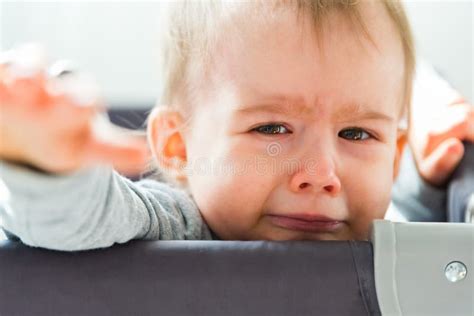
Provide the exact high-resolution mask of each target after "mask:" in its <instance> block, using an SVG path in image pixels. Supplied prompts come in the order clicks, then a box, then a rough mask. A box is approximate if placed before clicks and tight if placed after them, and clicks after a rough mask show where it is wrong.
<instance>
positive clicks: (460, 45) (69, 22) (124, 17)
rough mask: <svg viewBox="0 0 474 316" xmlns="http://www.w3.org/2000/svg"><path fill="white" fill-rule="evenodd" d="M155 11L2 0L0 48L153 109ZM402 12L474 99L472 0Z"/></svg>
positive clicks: (423, 45)
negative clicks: (42, 53)
mask: <svg viewBox="0 0 474 316" xmlns="http://www.w3.org/2000/svg"><path fill="white" fill-rule="evenodd" d="M0 1H1V0H0ZM159 8H160V3H159V2H158V1H155V2H150V1H148V2H136V1H133V2H132V1H119V2H111V1H93V2H78V1H72V2H66V1H59V2H58V1H56V2H38V1H36V2H21V1H15V2H14V1H1V3H0V47H1V49H6V48H10V47H12V46H13V45H15V44H18V43H22V42H25V41H39V42H42V43H44V44H45V46H46V47H47V48H48V50H49V51H50V52H51V55H52V56H53V57H67V58H71V59H73V60H75V61H76V62H77V63H78V65H79V66H80V67H81V69H85V70H87V71H89V72H91V73H93V74H94V76H96V77H97V79H98V80H99V83H100V84H101V86H102V87H103V91H104V94H105V97H106V99H107V100H108V102H109V103H110V104H113V105H114V106H151V105H153V103H154V100H155V98H156V96H157V95H158V93H159V89H160V83H159V82H158V76H157V73H158V63H157V61H156V60H157V58H156V56H157V54H158V51H159V50H158V45H159V43H158V42H157V40H156V34H157V31H158V29H159V25H160V23H159ZM406 8H407V11H408V15H409V17H410V20H411V23H412V27H413V30H414V33H415V37H416V40H417V46H418V52H419V54H420V55H422V56H424V58H426V59H428V60H429V61H430V62H431V63H432V64H433V65H434V66H435V68H436V69H437V70H438V71H439V72H441V73H442V74H443V76H444V77H445V78H447V79H448V80H449V81H450V82H451V83H452V84H453V85H454V86H455V87H456V88H457V89H458V90H459V91H460V92H461V93H462V94H463V95H464V96H465V97H466V98H467V99H468V100H470V101H473V90H474V89H473V80H472V78H473V73H474V65H473V56H474V51H473V29H474V25H473V11H474V6H473V3H472V1H450V0H444V1H422V0H417V1H406Z"/></svg>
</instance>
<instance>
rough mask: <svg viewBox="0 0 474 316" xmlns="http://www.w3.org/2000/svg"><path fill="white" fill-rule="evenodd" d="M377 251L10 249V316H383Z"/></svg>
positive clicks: (4, 284)
mask: <svg viewBox="0 0 474 316" xmlns="http://www.w3.org/2000/svg"><path fill="white" fill-rule="evenodd" d="M379 314H380V312H379V309H378V303H377V298H376V294H375V286H374V278H373V265H372V247H371V244H370V243H369V242H351V241H338V242H265V241H252V242H238V241H235V242H234V241H153V242H147V241H136V242H131V243H128V244H125V245H118V246H114V247H112V248H109V249H104V250H94V251H83V252H73V253H64V252H55V251H48V250H43V249H37V248H30V247H27V246H24V245H23V244H21V243H19V242H12V241H3V242H0V315H101V316H102V315H114V316H115V315H226V316H231V315H259V316H262V315H272V316H277V315H285V316H288V315H351V316H354V315H379Z"/></svg>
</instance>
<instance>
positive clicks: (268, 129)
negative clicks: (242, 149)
mask: <svg viewBox="0 0 474 316" xmlns="http://www.w3.org/2000/svg"><path fill="white" fill-rule="evenodd" d="M252 131H254V132H257V133H260V134H264V135H281V134H291V131H290V129H289V128H287V127H286V126H285V125H283V124H278V123H270V124H264V125H260V126H257V127H255V128H253V129H252ZM282 131H283V132H282Z"/></svg>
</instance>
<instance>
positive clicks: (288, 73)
mask: <svg viewBox="0 0 474 316" xmlns="http://www.w3.org/2000/svg"><path fill="white" fill-rule="evenodd" d="M380 10H381V7H380V8H379V7H376V8H375V7H374V8H366V9H364V13H363V14H364V19H365V21H366V24H367V27H368V29H369V31H370V32H371V36H372V39H373V41H374V43H375V44H376V47H375V46H373V44H371V43H370V42H369V41H368V40H367V39H366V38H365V37H364V36H363V35H361V34H362V33H361V31H359V30H355V29H352V28H351V26H350V25H349V24H348V23H347V22H345V21H344V20H343V17H342V16H339V15H337V14H336V15H334V16H333V17H332V18H331V19H330V22H329V23H328V24H326V33H325V36H323V37H322V38H320V39H321V43H322V45H323V46H318V44H317V41H316V40H315V35H314V33H312V32H313V30H312V27H311V26H310V23H311V22H310V21H309V20H307V21H305V24H304V26H302V25H301V24H299V23H300V21H298V22H297V20H296V17H293V16H292V14H291V13H288V16H280V17H278V18H277V19H275V23H273V24H271V25H269V26H268V27H266V28H264V29H261V28H260V26H258V27H256V26H254V27H253V33H252V32H249V31H248V30H244V32H243V34H244V35H245V36H244V37H243V36H242V34H241V35H240V38H239V36H237V35H236V34H232V33H231V34H228V35H227V36H226V39H225V41H222V43H221V44H222V45H220V46H219V48H218V49H217V51H216V52H215V53H214V57H213V58H214V66H213V74H212V78H213V80H212V82H213V83H212V84H211V83H209V86H211V85H212V88H209V89H208V90H207V91H206V93H203V94H202V95H203V97H202V100H201V101H202V103H201V104H197V105H195V111H196V112H195V113H194V118H193V121H192V125H191V128H190V132H189V133H188V134H186V137H185V139H186V150H187V159H188V168H187V170H188V183H189V186H190V190H191V192H192V194H193V197H194V199H195V201H196V203H197V205H198V207H199V209H200V210H201V213H202V215H203V217H204V218H205V220H206V222H207V223H208V225H209V226H210V227H211V229H212V230H213V231H214V232H215V233H216V234H217V235H218V236H219V237H220V238H222V239H243V240H248V239H252V240H253V239H268V240H298V239H316V240H337V239H365V238H367V233H368V230H369V227H370V223H371V222H372V220H374V219H377V218H383V216H384V214H385V211H386V209H387V207H388V204H389V201H390V191H391V187H392V183H393V179H394V173H395V172H394V165H395V163H396V160H397V146H396V145H397V124H398V120H399V116H400V113H401V100H402V89H403V88H402V86H403V73H404V61H403V52H402V47H401V43H400V40H399V39H398V38H397V36H396V32H395V29H394V26H392V24H391V21H390V20H389V17H388V15H386V14H385V13H383V14H382V13H381V12H380ZM281 21H285V23H282V22H281ZM242 39H243V40H242Z"/></svg>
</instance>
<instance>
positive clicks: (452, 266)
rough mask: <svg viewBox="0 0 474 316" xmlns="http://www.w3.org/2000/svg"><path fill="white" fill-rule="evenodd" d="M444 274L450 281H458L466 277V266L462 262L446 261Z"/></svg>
mask: <svg viewBox="0 0 474 316" xmlns="http://www.w3.org/2000/svg"><path fill="white" fill-rule="evenodd" d="M444 275H445V276H446V279H448V281H450V282H453V283H454V282H459V281H461V280H463V279H464V278H466V275H467V268H466V266H465V265H464V263H462V262H459V261H453V262H450V263H448V265H447V266H446V268H445V269H444Z"/></svg>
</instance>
